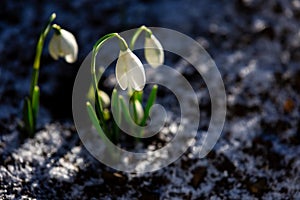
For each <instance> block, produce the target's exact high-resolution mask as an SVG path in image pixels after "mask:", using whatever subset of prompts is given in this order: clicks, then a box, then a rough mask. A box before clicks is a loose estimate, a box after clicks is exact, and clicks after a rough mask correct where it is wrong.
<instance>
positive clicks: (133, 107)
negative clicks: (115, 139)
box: [129, 100, 144, 123]
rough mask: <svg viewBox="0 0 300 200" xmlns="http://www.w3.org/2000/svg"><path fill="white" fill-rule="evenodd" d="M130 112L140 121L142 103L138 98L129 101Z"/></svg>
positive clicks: (142, 112)
mask: <svg viewBox="0 0 300 200" xmlns="http://www.w3.org/2000/svg"><path fill="white" fill-rule="evenodd" d="M134 110H135V111H136V113H135V111H134ZM129 111H130V114H131V115H132V116H134V115H135V114H136V120H137V121H136V122H137V123H140V122H141V121H142V120H143V117H144V109H143V106H142V104H141V103H140V102H139V101H138V100H134V101H131V102H130V107H129Z"/></svg>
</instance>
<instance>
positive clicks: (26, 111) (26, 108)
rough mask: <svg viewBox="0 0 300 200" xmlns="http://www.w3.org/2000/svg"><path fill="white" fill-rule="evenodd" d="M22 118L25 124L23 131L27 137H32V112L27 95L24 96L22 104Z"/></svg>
mask: <svg viewBox="0 0 300 200" xmlns="http://www.w3.org/2000/svg"><path fill="white" fill-rule="evenodd" d="M23 118H24V119H23V120H24V125H25V131H26V132H27V133H28V135H29V137H33V134H34V123H33V113H32V108H31V102H30V100H29V98H28V97H26V98H25V101H24V105H23Z"/></svg>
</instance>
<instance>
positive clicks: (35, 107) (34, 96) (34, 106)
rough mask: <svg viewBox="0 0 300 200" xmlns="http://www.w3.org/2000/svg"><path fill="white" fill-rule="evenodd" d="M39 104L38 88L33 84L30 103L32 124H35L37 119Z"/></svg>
mask: <svg viewBox="0 0 300 200" xmlns="http://www.w3.org/2000/svg"><path fill="white" fill-rule="evenodd" d="M39 104H40V88H39V86H35V87H34V90H33V94H32V104H31V107H32V115H33V123H34V125H35V124H36V121H37V116H38V112H39Z"/></svg>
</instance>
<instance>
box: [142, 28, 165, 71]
mask: <svg viewBox="0 0 300 200" xmlns="http://www.w3.org/2000/svg"><path fill="white" fill-rule="evenodd" d="M145 58H146V60H147V62H148V63H149V64H150V65H151V66H152V67H153V68H156V67H158V66H160V65H162V64H163V62H164V50H163V48H162V46H161V44H160V42H159V41H158V39H157V38H156V37H155V36H154V35H153V34H151V35H149V36H147V35H146V38H145Z"/></svg>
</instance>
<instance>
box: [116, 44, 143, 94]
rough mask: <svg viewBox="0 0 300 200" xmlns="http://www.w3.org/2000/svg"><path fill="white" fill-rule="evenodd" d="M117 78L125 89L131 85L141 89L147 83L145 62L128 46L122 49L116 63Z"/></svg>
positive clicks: (135, 88) (138, 89)
mask: <svg viewBox="0 0 300 200" xmlns="http://www.w3.org/2000/svg"><path fill="white" fill-rule="evenodd" d="M116 79H117V81H118V83H119V85H120V87H121V88H122V89H123V90H125V89H126V88H127V87H131V88H133V89H134V90H137V91H140V90H142V89H143V88H144V86H145V84H146V76H145V70H144V67H143V64H142V62H141V61H140V59H139V58H138V57H137V56H136V55H135V54H134V53H133V52H132V51H131V50H130V49H128V48H127V49H126V50H125V51H122V50H121V51H120V54H119V58H118V61H117V65H116Z"/></svg>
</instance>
